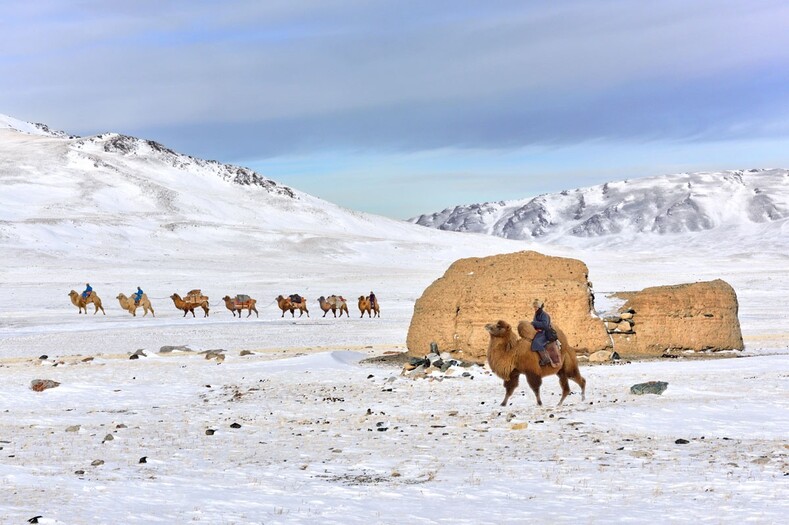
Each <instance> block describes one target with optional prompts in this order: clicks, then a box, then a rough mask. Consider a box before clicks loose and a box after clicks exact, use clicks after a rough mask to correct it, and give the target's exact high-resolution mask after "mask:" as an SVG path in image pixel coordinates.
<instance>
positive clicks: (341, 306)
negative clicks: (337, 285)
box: [318, 295, 351, 317]
mask: <svg viewBox="0 0 789 525" xmlns="http://www.w3.org/2000/svg"><path fill="white" fill-rule="evenodd" d="M318 304H319V305H320V307H321V310H323V317H326V314H327V313H329V311H331V313H332V314H334V317H337V310H339V311H340V317H342V313H343V312H345V315H346V316H347V317H350V316H351V314H349V313H348V302H347V301H346V300H345V299H343V298H342V296H337V295H330V296H329V297H326V298H324V297H323V296H322V295H321V296H320V297H318Z"/></svg>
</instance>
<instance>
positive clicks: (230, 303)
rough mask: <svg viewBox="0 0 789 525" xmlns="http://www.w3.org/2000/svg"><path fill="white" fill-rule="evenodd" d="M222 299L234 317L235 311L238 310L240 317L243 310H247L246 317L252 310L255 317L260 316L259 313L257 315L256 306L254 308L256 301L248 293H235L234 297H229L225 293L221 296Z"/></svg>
mask: <svg viewBox="0 0 789 525" xmlns="http://www.w3.org/2000/svg"><path fill="white" fill-rule="evenodd" d="M222 300H223V301H224V302H225V306H226V307H227V309H228V310H230V311H231V312H232V314H233V317H235V316H236V312H238V318H239V319H241V312H243V311H244V310H249V313H248V314H247V317H249V316H250V315H252V312H255V316H256V317H260V315H258V310H257V308H255V305H256V304H257V301H256V300H255V299H252V298H251V297H249V296H248V295H245V296H241V295H237V296H236V297H235V298H234V299H231V298H230V296H228V295H226V296H224V297H222Z"/></svg>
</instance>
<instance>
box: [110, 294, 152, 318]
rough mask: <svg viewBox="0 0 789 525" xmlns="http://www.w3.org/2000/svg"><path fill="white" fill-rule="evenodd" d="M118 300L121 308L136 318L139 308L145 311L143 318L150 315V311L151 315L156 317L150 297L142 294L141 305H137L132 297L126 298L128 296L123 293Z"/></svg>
mask: <svg viewBox="0 0 789 525" xmlns="http://www.w3.org/2000/svg"><path fill="white" fill-rule="evenodd" d="M132 295H134V294H132ZM116 299H117V300H118V302H119V303H120V305H121V308H123V309H124V310H126V311H127V312H129V313H130V314H132V315H133V316H134V317H137V308H142V309H143V312H144V313H143V314H142V316H143V317H145V316H146V315H148V311H149V310H150V312H151V315H153V316H154V317H156V312H154V311H153V306H151V301H149V300H148V295H146V294H142V297H141V298H140V303H139V304H135V302H134V299H132V298H131V297H126V295H125V294H122V293H119V294H118V297H116Z"/></svg>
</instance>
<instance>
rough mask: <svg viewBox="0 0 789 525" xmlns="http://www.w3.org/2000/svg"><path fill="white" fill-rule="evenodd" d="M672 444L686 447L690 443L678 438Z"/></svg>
mask: <svg viewBox="0 0 789 525" xmlns="http://www.w3.org/2000/svg"><path fill="white" fill-rule="evenodd" d="M674 443H676V444H677V445H687V444H688V443H690V441H688V440H687V439H682V438H680V439H678V440H676V441H675V442H674Z"/></svg>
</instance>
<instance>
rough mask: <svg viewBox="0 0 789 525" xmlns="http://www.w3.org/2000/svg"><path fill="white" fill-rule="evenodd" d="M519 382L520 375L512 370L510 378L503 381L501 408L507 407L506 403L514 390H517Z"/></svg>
mask: <svg viewBox="0 0 789 525" xmlns="http://www.w3.org/2000/svg"><path fill="white" fill-rule="evenodd" d="M519 380H520V373H519V372H518V371H517V370H513V371H512V374H510V378H509V379H507V380H505V381H504V389H505V394H504V401H502V402H501V406H503V407H505V406H507V401H509V400H510V396H511V395H512V393H513V392H515V389H516V388H518V382H519Z"/></svg>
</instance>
